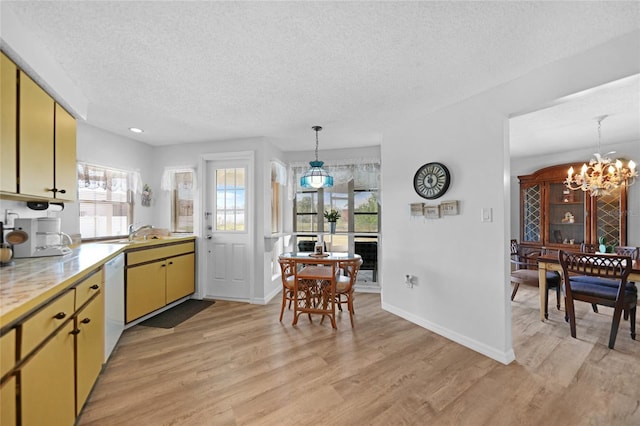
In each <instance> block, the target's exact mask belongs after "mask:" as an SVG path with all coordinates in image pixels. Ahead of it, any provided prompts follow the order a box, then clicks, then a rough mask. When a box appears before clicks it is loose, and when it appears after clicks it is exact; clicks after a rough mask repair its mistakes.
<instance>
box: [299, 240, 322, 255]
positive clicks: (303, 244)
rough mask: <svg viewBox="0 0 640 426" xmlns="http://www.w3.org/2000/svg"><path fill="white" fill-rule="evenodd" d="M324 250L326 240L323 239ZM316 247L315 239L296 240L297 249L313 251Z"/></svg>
mask: <svg viewBox="0 0 640 426" xmlns="http://www.w3.org/2000/svg"><path fill="white" fill-rule="evenodd" d="M322 244H323V245H324V251H327V242H326V241H323V243H322ZM315 249H316V241H315V240H314V241H311V240H300V241H298V251H302V252H305V251H311V252H312V251H314V250H315Z"/></svg>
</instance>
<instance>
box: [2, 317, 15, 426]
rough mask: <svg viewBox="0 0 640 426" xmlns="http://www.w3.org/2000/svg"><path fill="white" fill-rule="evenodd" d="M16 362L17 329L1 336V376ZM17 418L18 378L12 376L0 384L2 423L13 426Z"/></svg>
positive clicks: (4, 425)
mask: <svg viewBox="0 0 640 426" xmlns="http://www.w3.org/2000/svg"><path fill="white" fill-rule="evenodd" d="M15 363H16V331H15V329H11V330H9V331H8V332H7V333H6V334H4V335H2V337H0V376H4V375H5V374H7V373H9V371H11V369H12V368H13V367H14V365H15ZM16 422H17V418H16V378H15V376H11V377H10V378H9V379H7V380H6V381H5V382H4V383H3V384H2V385H1V386H0V425H2V426H13V425H15V424H16Z"/></svg>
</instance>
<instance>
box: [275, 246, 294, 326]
mask: <svg viewBox="0 0 640 426" xmlns="http://www.w3.org/2000/svg"><path fill="white" fill-rule="evenodd" d="M278 263H280V274H281V277H282V307H281V308H280V322H282V316H283V314H284V308H285V306H286V305H287V302H289V309H291V303H293V301H294V295H293V291H294V282H295V279H296V262H295V260H293V259H282V258H279V259H278Z"/></svg>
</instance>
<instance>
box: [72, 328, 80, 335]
mask: <svg viewBox="0 0 640 426" xmlns="http://www.w3.org/2000/svg"><path fill="white" fill-rule="evenodd" d="M69 334H73V335H74V336H75V335H76V334H80V329H79V328H76V329H75V330H73V331H70V332H69Z"/></svg>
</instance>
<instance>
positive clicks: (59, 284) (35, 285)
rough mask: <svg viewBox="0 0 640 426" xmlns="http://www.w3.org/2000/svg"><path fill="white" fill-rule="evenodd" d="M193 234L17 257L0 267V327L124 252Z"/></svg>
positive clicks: (179, 239) (172, 241)
mask: <svg viewBox="0 0 640 426" xmlns="http://www.w3.org/2000/svg"><path fill="white" fill-rule="evenodd" d="M194 238H195V237H193V236H188V237H168V238H161V239H150V240H139V241H134V242H131V243H129V242H125V241H122V240H119V242H116V243H111V242H100V243H86V244H82V245H80V246H79V247H77V248H75V249H73V250H72V252H71V253H69V254H67V255H64V256H49V257H32V258H24V259H14V262H15V265H12V266H5V267H3V268H0V328H4V327H5V326H6V325H9V324H10V323H11V322H13V321H15V320H16V319H18V318H20V317H21V316H23V315H25V314H27V313H28V312H30V311H31V310H33V309H35V308H37V307H39V306H40V305H42V304H43V303H46V302H48V301H49V300H50V299H51V298H52V297H54V296H56V295H57V294H58V293H60V292H61V291H62V290H64V289H66V288H67V287H69V286H71V285H73V284H74V283H76V282H77V281H79V280H81V279H82V278H84V277H85V276H86V275H87V274H89V273H90V272H91V271H93V270H95V269H96V268H99V267H100V266H102V265H103V264H105V263H106V262H108V261H109V260H111V259H112V258H114V257H115V256H117V255H118V254H120V253H122V252H125V251H127V250H131V249H134V248H144V247H150V246H154V245H160V244H167V243H174V242H180V241H189V240H193V239H194Z"/></svg>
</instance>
